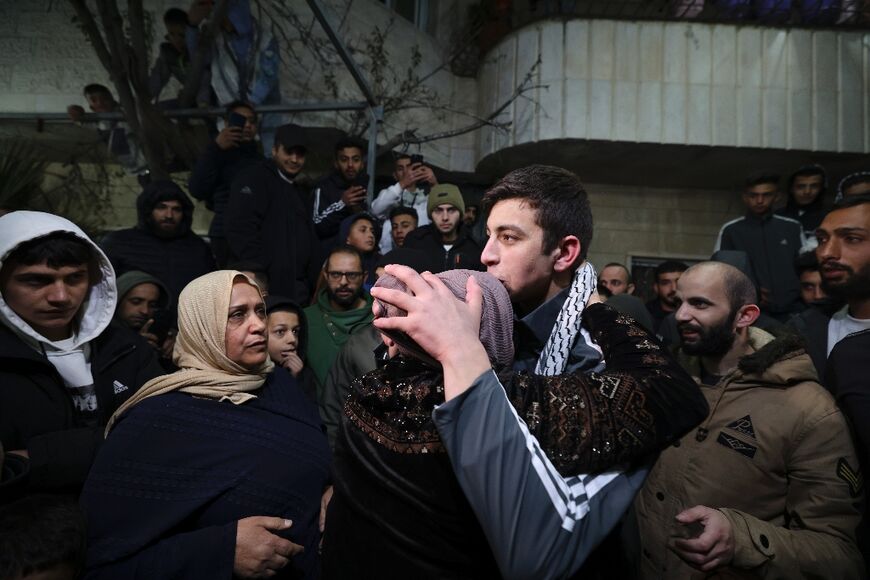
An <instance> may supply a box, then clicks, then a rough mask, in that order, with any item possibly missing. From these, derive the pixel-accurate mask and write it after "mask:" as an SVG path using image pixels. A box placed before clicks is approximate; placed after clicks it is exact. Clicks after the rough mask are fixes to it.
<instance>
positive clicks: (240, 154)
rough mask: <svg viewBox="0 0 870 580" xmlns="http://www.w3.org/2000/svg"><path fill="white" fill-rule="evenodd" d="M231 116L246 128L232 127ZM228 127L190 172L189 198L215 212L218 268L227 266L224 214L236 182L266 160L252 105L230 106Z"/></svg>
mask: <svg viewBox="0 0 870 580" xmlns="http://www.w3.org/2000/svg"><path fill="white" fill-rule="evenodd" d="M231 114H235V115H241V116H243V117H245V125H244V126H243V127H239V126H237V125H231V124H230V122H229V116H230V115H231ZM225 121H226V126H225V127H224V128H223V130H222V131H221V132H220V133H219V134H218V136H217V138H215V140H214V141H211V142H210V143H209V144H208V145H206V148H205V150H204V151H203V152H202V154H201V155H200V156H199V159H197V160H196V166H195V167H194V168H193V171H191V173H190V180H189V181H188V188H189V189H190V195H192V196H193V197H195V198H196V199H199V200H201V201H204V202H205V206H206V207H207V208H208V209H210V210H211V211H213V212H214V217H213V218H212V220H211V225H210V226H209V228H208V237H209V239H210V240H211V248H212V252H213V253H214V257H215V261H216V262H217V265H218V267H219V268H223V267H225V266H226V265H227V263H228V260H227V257H228V252H229V247H228V246H227V237H226V236H227V235H226V232H224V212H225V211H226V208H227V203H228V202H229V199H230V186H231V185H232V183H233V179H235V178H236V176H237V175H239V173H240V172H241V171H242V170H244V169H245V168H246V167H248V166H250V165H254V164H256V163H257V162H259V161H262V160H263V155H262V154H261V153H260V146H259V144H258V143H257V141H256V140H255V138H256V136H257V113H256V112H255V111H254V108H253V106H251V105H249V104H247V103H244V102H241V101H236V102H234V103H230V104H229V106H227V118H226V119H225Z"/></svg>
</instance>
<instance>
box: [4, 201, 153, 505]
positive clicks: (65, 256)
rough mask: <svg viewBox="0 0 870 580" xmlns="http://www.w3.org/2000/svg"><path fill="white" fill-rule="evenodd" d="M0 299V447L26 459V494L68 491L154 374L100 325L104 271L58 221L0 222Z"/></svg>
mask: <svg viewBox="0 0 870 580" xmlns="http://www.w3.org/2000/svg"><path fill="white" fill-rule="evenodd" d="M0 297H2V300H0V385H2V386H3V388H2V389H0V445H2V447H3V449H4V450H5V451H6V453H7V454H9V453H12V454H17V455H19V456H20V457H24V458H27V462H28V465H27V467H28V470H29V475H28V478H29V479H28V482H27V486H26V487H27V489H28V490H39V489H41V490H49V491H71V492H77V491H78V490H79V489H80V487H81V485H82V484H83V483H84V480H85V477H86V475H87V473H88V470H89V469H90V465H91V462H92V461H93V459H94V456H95V454H96V452H97V449H98V447H99V445H100V443H101V442H102V440H103V429H104V428H105V425H106V422H107V421H108V419H109V417H111V415H112V413H113V412H114V411H115V410H116V409H117V408H118V407H119V406H120V405H121V403H123V402H124V401H126V400H127V398H129V397H130V395H132V394H133V393H134V392H135V391H136V390H138V389H139V387H141V386H142V385H143V384H144V383H145V382H146V381H148V380H150V379H151V378H153V377H155V376H157V375H160V374H163V373H164V371H163V369H162V368H161V367H160V365H159V364H158V362H157V357H156V355H155V353H154V351H153V349H151V348H150V347H149V346H148V344H147V343H146V342H145V341H144V340H143V339H142V338H140V337H139V336H137V335H136V334H134V333H133V332H132V331H130V330H127V329H125V328H119V327H117V326H112V325H110V322H111V321H112V316H113V314H114V312H115V303H116V301H117V290H116V286H115V274H114V271H113V270H112V266H111V264H110V263H109V260H108V258H106V256H105V254H103V252H102V251H101V250H100V249H99V248H98V247H97V245H96V244H94V243H93V242H92V241H91V240H90V239H89V238H88V237H87V236H86V235H85V234H84V232H82V231H81V230H80V229H79V228H78V227H76V226H75V225H74V224H73V223H71V222H69V221H68V220H66V219H64V218H61V217H58V216H55V215H51V214H47V213H41V212H30V211H16V212H12V213H9V214H6V215H4V216H2V217H0Z"/></svg>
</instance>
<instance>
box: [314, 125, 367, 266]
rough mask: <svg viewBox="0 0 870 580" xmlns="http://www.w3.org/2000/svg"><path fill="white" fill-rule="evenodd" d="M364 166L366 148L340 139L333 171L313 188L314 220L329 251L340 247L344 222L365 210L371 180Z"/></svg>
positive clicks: (336, 146) (346, 139) (349, 140)
mask: <svg viewBox="0 0 870 580" xmlns="http://www.w3.org/2000/svg"><path fill="white" fill-rule="evenodd" d="M365 164H366V156H365V149H364V146H363V144H362V143H361V142H360V141H358V140H357V139H353V138H345V139H341V140H339V141H338V143H336V144H335V160H334V166H335V169H334V171H333V172H332V173H330V174H329V175H327V176H326V177H324V178H322V179H321V180H320V181H318V182H317V183H316V184H314V190H313V192H312V196H311V197H312V199H311V202H310V205H311V211H312V215H311V217H312V219H313V221H314V229H315V231H316V232H317V237H318V238H319V239H320V242H321V244H322V245H323V247H324V249H325V250H327V251H328V250H329V249H331V248H332V247H334V246H335V245H336V244H337V243H338V240H337V237H338V231H339V229H340V226H341V222H342V221H343V220H344V219H345V218H346V217H348V216H350V215H351V214H354V213H359V212H361V211H363V210H365V203H366V193H367V191H366V186H367V185H368V179H369V178H368V176H367V175H366V173H365ZM341 242H342V243H343V242H344V241H343V240H341Z"/></svg>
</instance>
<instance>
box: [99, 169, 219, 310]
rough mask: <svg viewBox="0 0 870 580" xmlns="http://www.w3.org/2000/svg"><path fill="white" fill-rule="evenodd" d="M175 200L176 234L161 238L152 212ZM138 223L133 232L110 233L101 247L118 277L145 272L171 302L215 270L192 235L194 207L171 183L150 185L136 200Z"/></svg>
mask: <svg viewBox="0 0 870 580" xmlns="http://www.w3.org/2000/svg"><path fill="white" fill-rule="evenodd" d="M167 200H177V201H179V202H180V203H181V206H182V208H183V210H184V218H183V220H182V222H181V228H180V229H179V231H178V234H177V235H176V236H175V237H172V238H163V237H159V236H157V235H156V234H155V233H154V232H153V226H152V224H151V212H152V211H153V210H154V206H155V205H157V203H158V202H159V201H167ZM136 210H137V212H138V214H139V222H138V224H137V225H136V227H135V228H130V229H126V230H118V231H116V232H111V233H110V234H107V235H106V237H104V238H103V241H102V243H101V244H100V246H101V247H102V248H103V251H104V252H106V255H107V256H108V257H109V260H111V262H112V266H113V267H114V268H115V274H117V275H118V276H120V275H121V274H124V273H126V272H129V271H130V270H141V271H143V272H147V273H148V274H151V275H152V276H154V277H156V278H157V279H158V280H160V281H162V282H163V283H164V284H166V286H167V287H168V288H169V291H170V292H171V293H172V302H173V303H175V304H177V303H178V295H179V294H181V291H182V290H183V289H184V287H185V286H187V284H188V282H190V281H191V280H193V279H194V278H199V277H200V276H202V275H203V274H208V273H209V272H211V271H212V270H214V269H215V263H214V256H212V253H211V249H210V248H209V247H208V244H206V243H205V241H204V240H203V239H202V238H200V237H199V236H198V235H196V234H195V233H193V232H192V231H191V229H190V224H191V222H192V221H193V203H192V202H191V201H190V199H189V198H188V197H187V195H185V194H184V192H183V191H182V190H181V188H180V187H178V186H177V185H175V184H174V183H171V182H166V181H157V182H154V183H150V184H149V185H148V186H147V187H146V188H145V189H144V191H142V193H140V194H139V197H138V198H137V199H136Z"/></svg>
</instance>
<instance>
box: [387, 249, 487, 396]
mask: <svg viewBox="0 0 870 580" xmlns="http://www.w3.org/2000/svg"><path fill="white" fill-rule="evenodd" d="M386 272H387V274H391V275H393V276H395V277H396V278H397V279H398V280H400V281H401V282H403V283H404V284H405V286H407V287H408V290H409V291H410V293H406V292H402V291H400V290H391V289H388V288H379V287H375V288H372V296H374V297H375V298H377V299H378V300H381V301H383V302H387V303H389V304H392V305H394V306H396V307H397V308H400V309H402V310H404V311H406V312H407V313H408V315H407V316H394V317H390V318H376V319H375V321H374V325H375V327H376V328H377V329H378V330H398V331H401V332H404V333H405V334H407V335H408V336H410V337H411V338H412V339H413V340H414V341H415V342H416V343H417V344H418V345H420V347H421V348H422V349H423V350H425V351H426V352H427V353H428V354H429V355H430V356H431V357H432V358H434V359H435V360H437V361H438V362H440V363H441V365H442V366H443V367H444V386H445V391H446V398H447V400H450V399H451V398H453V397H455V396H457V395H458V394H460V393H462V392H464V391H465V390H466V389H467V388H468V387H469V386H471V383H472V382H473V381H474V379H476V378H477V377H478V376H480V375H481V374H482V373H483V372H485V371H486V370H488V369H489V368H491V367H490V363H489V357H488V356H487V354H486V350H485V349H484V348H483V345H482V344H481V343H480V318H481V315H482V312H483V292H482V291H481V289H480V286H479V285H478V283H477V281H476V280H475V279H474V278H473V277H471V278H469V279H468V283H467V286H466V291H467V293H466V297H465V301H464V302H463V301H462V300H458V299H457V298H456V296H454V295H453V292H451V291H450V290H449V289H448V288H447V286H445V285H444V283H443V282H442V281H441V280H440V279H439V278H438V277H437V276H435V275H434V274H431V273H429V272H424V273H423V274H418V273H417V272H415V271H414V270H413V269H411V268H408V267H407V266H399V265H397V264H391V265H389V266H387V267H386Z"/></svg>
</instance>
